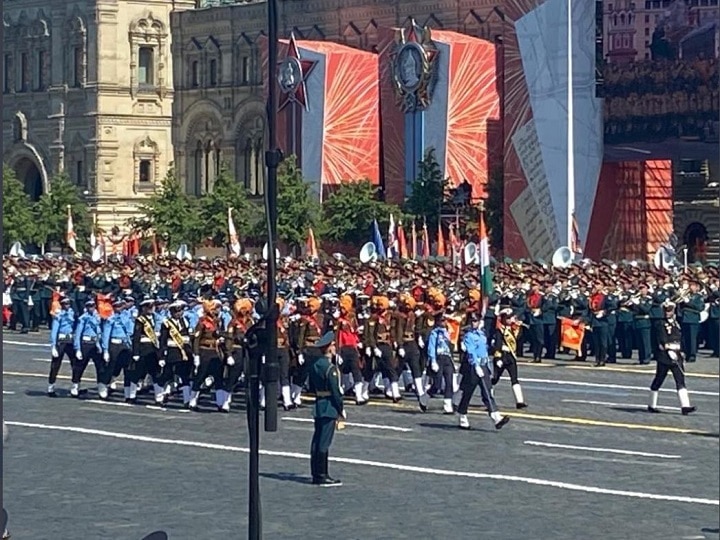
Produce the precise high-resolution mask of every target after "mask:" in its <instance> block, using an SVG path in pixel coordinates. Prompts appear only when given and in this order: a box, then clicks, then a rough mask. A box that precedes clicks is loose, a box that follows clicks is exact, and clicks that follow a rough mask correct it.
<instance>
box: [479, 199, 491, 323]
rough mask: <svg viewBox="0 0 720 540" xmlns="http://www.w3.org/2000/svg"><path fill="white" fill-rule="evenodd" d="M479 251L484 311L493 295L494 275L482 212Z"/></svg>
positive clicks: (481, 212)
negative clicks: (488, 299)
mask: <svg viewBox="0 0 720 540" xmlns="http://www.w3.org/2000/svg"><path fill="white" fill-rule="evenodd" d="M478 249H479V250H480V290H481V292H482V296H483V306H484V307H483V311H484V309H485V306H487V298H488V297H489V296H490V295H491V294H492V293H493V275H492V270H491V269H490V242H489V240H488V235H487V229H486V228H485V218H484V217H483V211H482V210H481V211H480V245H479V246H478Z"/></svg>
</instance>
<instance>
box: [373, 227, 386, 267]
mask: <svg viewBox="0 0 720 540" xmlns="http://www.w3.org/2000/svg"><path fill="white" fill-rule="evenodd" d="M372 243H373V244H375V251H376V253H377V258H378V260H381V261H382V260H385V244H383V239H382V235H381V234H380V227H379V226H378V222H377V219H376V220H374V221H373V239H372Z"/></svg>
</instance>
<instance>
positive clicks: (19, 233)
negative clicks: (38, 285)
mask: <svg viewBox="0 0 720 540" xmlns="http://www.w3.org/2000/svg"><path fill="white" fill-rule="evenodd" d="M2 193H3V195H2V197H3V202H2V212H3V245H4V246H5V249H10V246H11V245H12V244H13V243H14V242H23V243H26V242H32V241H33V240H34V236H35V215H34V214H33V204H32V201H31V200H30V196H29V195H28V194H27V193H25V189H24V187H23V185H22V182H20V181H19V180H18V179H17V176H16V175H15V171H13V170H12V168H10V167H8V166H7V165H3V189H2Z"/></svg>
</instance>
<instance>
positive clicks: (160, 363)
mask: <svg viewBox="0 0 720 540" xmlns="http://www.w3.org/2000/svg"><path fill="white" fill-rule="evenodd" d="M158 366H160V367H161V368H164V367H165V359H164V358H163V359H161V360H160V361H159V362H158Z"/></svg>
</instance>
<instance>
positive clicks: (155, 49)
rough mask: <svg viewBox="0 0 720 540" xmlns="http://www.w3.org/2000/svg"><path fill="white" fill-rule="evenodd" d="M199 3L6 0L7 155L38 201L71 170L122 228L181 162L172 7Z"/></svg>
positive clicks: (105, 221)
mask: <svg viewBox="0 0 720 540" xmlns="http://www.w3.org/2000/svg"><path fill="white" fill-rule="evenodd" d="M194 5H195V2H194V1H193V0H145V1H144V2H141V3H140V2H130V1H126V0H102V1H100V0H95V1H93V0H85V1H71V0H53V1H48V0H44V1H41V0H4V2H3V7H4V25H5V28H4V29H5V35H4V58H3V61H4V65H3V69H4V88H3V91H4V96H3V97H4V107H3V129H4V132H3V137H4V140H5V149H4V152H5V153H4V155H3V160H4V161H5V162H6V163H8V164H9V165H10V166H11V167H13V168H14V169H15V171H16V172H17V174H18V177H19V179H20V180H21V181H23V182H24V183H25V186H26V190H27V191H28V193H30V194H31V196H32V197H34V198H37V197H39V196H40V194H41V193H43V192H45V191H47V190H48V189H51V188H52V186H51V181H52V177H53V176H54V175H55V174H57V173H59V172H62V171H64V172H66V173H67V175H68V176H69V178H70V179H71V180H72V181H73V182H75V183H76V184H77V185H78V186H79V188H80V190H81V192H83V193H84V195H85V197H86V200H87V202H88V204H89V206H90V207H91V208H93V209H94V210H96V211H97V212H98V218H99V219H98V221H99V224H100V226H102V227H104V228H106V229H107V228H111V227H112V226H114V225H118V226H120V227H122V226H123V224H124V223H125V222H126V220H127V219H128V218H129V217H131V216H132V215H133V214H134V213H135V212H136V209H137V205H138V203H139V202H141V201H142V199H143V198H144V197H147V196H148V195H149V194H150V193H152V192H153V191H154V189H155V185H156V182H157V181H158V180H159V179H160V178H162V177H163V176H164V175H165V173H166V171H167V169H168V167H169V166H170V164H171V162H172V161H173V148H172V141H171V123H172V122H171V115H172V101H173V94H174V92H173V86H172V83H173V62H172V57H171V47H172V35H171V32H170V27H169V23H170V12H171V10H173V9H175V10H182V9H187V8H192V7H194Z"/></svg>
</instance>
